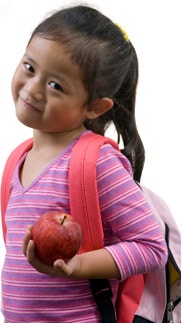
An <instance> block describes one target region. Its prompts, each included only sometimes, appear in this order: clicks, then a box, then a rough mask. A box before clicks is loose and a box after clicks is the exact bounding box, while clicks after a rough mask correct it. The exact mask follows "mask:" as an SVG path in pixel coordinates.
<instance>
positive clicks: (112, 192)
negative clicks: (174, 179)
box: [24, 147, 167, 280]
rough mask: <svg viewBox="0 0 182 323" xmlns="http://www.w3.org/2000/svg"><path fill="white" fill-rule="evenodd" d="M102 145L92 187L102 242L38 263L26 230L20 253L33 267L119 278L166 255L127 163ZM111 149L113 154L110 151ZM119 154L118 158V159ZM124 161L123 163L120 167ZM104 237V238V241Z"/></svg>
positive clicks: (141, 270)
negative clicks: (78, 252) (96, 196)
mask: <svg viewBox="0 0 182 323" xmlns="http://www.w3.org/2000/svg"><path fill="white" fill-rule="evenodd" d="M105 149H107V148H105V147H104V148H102V149H101V152H100V156H99V160H98V165H97V180H98V192H99V200H100V207H101V215H102V220H103V223H107V224H108V226H109V227H110V228H111V237H112V239H110V240H107V232H106V233H105V236H106V240H107V241H106V245H107V246H106V247H105V248H103V249H100V250H97V251H92V252H88V253H84V254H82V255H78V256H76V257H74V258H72V259H71V260H70V261H69V262H68V263H67V264H65V263H64V262H63V261H62V260H57V261H56V262H55V263H54V266H51V267H50V266H47V265H45V264H42V263H41V262H40V261H39V260H38V259H37V258H36V256H35V254H34V243H33V241H29V240H30V239H31V231H30V229H29V231H28V233H27V235H26V238H25V241H24V254H25V255H26V256H27V259H28V261H29V262H30V263H31V264H32V266H34V267H35V268H36V269H37V270H38V271H40V272H43V273H47V274H51V275H57V276H67V277H68V276H70V277H73V278H80V279H82V278H86V279H88V278H119V279H121V280H123V279H125V278H127V277H129V276H131V275H134V274H137V273H145V272H148V271H151V270H154V269H156V268H158V267H160V266H163V265H164V264H165V262H166V260H167V249H166V245H165V241H164V237H163V235H162V233H161V231H160V229H159V226H158V223H157V222H156V220H155V217H154V216H153V214H152V211H151V209H150V208H149V206H148V205H147V203H146V201H145V200H144V198H143V195H142V192H141V190H140V189H139V188H138V186H137V185H136V184H135V183H134V181H133V179H132V176H131V174H130V166H129V163H128V162H127V160H126V159H125V158H124V157H121V154H119V153H118V152H116V151H114V152H113V150H112V149H111V148H110V150H109V152H108V151H106V152H105ZM114 154H116V155H114ZM121 159H122V160H121ZM123 165H125V167H124V166H123ZM108 241H109V242H108Z"/></svg>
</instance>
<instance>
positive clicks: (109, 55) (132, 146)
mask: <svg viewBox="0 0 182 323" xmlns="http://www.w3.org/2000/svg"><path fill="white" fill-rule="evenodd" d="M36 34H40V36H41V37H44V38H48V39H51V40H54V41H59V42H60V43H62V44H66V45H67V48H68V52H69V55H70V56H71V59H72V60H73V61H74V62H75V63H76V64H77V65H78V66H79V67H80V68H81V69H82V70H83V73H84V82H85V86H86V88H87V90H88V92H89V96H90V102H93V101H94V100H95V99H97V98H102V97H109V98H111V99H112V100H113V102H114V105H113V108H112V109H111V110H109V111H108V112H106V113H105V114H103V115H102V116H100V117H98V118H97V119H94V120H86V121H85V126H86V128H87V129H90V130H92V131H94V132H96V133H99V134H102V135H104V133H105V131H106V129H107V127H108V126H109V125H110V123H111V122H113V123H114V125H115V128H116V130H117V133H118V141H119V140H120V138H122V141H123V145H124V148H123V149H122V153H123V154H124V155H125V156H126V157H127V158H128V159H129V160H130V162H131V165H132V168H133V173H134V178H135V180H137V181H140V177H141V174H142V170H143V165H144V159H145V152H144V147H143V144H142V141H141V138H140V136H139V133H138V130H137V126H136V121H135V97H136V87H137V82H138V60H137V55H136V52H135V49H134V47H133V45H132V43H131V42H130V41H127V40H126V39H125V35H124V34H123V32H122V31H121V30H120V28H119V27H118V26H117V25H115V24H114V23H113V22H112V21H111V20H110V19H109V18H108V17H106V16H104V15H103V14H102V13H100V12H99V11H97V10H95V9H93V8H90V7H87V6H74V7H69V8H66V9H63V10H60V11H57V12H55V13H53V14H52V15H51V16H49V17H48V18H46V19H45V20H44V21H43V22H41V23H40V24H39V25H38V26H37V28H36V29H35V30H34V31H33V33H32V36H31V38H32V37H34V36H35V35H36ZM30 40H31V39H30Z"/></svg>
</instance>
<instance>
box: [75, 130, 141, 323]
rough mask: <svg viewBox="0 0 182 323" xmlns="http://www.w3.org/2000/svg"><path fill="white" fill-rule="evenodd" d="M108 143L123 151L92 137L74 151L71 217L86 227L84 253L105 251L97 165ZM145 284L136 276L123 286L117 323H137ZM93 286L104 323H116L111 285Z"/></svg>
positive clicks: (97, 282) (99, 282)
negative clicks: (134, 319)
mask: <svg viewBox="0 0 182 323" xmlns="http://www.w3.org/2000/svg"><path fill="white" fill-rule="evenodd" d="M105 143H109V144H111V145H112V146H114V148H116V149H117V150H119V147H118V145H117V144H116V143H115V142H114V141H113V140H111V139H110V138H106V137H103V136H100V135H97V134H95V133H89V134H86V135H84V136H83V137H81V138H80V139H79V140H78V142H77V143H76V144H75V146H74V147H73V151H72V156H71V161H70V169H69V195H70V209H71V214H72V215H73V216H74V217H76V219H77V220H78V221H79V222H80V224H81V226H82V227H83V247H82V248H81V252H84V251H89V250H94V249H98V248H102V247H103V228H102V221H101V215H100V208H99V200H98V190H97V182H96V163H97V157H98V151H99V148H100V147H101V146H102V145H104V144H105ZM144 281H145V277H144V275H135V276H132V277H130V278H128V279H126V280H125V281H124V282H121V283H120V284H119V290H118V296H117V303H116V312H117V322H120V323H131V322H132V321H133V318H134V315H135V312H136V309H137V307H138V304H139V302H140V298H141V294H142V292H143V288H144ZM90 285H91V290H92V293H93V296H94V299H95V301H96V303H97V306H98V309H99V311H100V313H101V317H102V320H103V321H102V322H105V323H107V322H108V323H114V322H116V319H115V310H114V306H113V304H112V291H111V288H110V286H109V281H108V280H107V279H97V280H90ZM104 291H105V292H104Z"/></svg>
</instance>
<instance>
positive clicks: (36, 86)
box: [25, 77, 44, 101]
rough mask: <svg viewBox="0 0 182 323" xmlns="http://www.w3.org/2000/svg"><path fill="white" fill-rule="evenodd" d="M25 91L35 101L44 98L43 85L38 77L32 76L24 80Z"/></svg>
mask: <svg viewBox="0 0 182 323" xmlns="http://www.w3.org/2000/svg"><path fill="white" fill-rule="evenodd" d="M25 91H26V92H27V94H28V96H30V97H32V98H33V99H35V100H37V101H41V100H43V98H44V85H43V82H42V81H41V80H40V79H39V78H38V77H33V78H31V79H29V80H28V81H27V82H26V84H25Z"/></svg>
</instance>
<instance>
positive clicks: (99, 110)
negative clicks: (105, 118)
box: [87, 98, 113, 119]
mask: <svg viewBox="0 0 182 323" xmlns="http://www.w3.org/2000/svg"><path fill="white" fill-rule="evenodd" d="M112 107H113V100H112V99H110V98H100V99H96V100H95V101H94V102H92V103H91V105H90V106H89V110H88V111H87V118H88V119H96V118H98V117H99V116H100V115H102V114H104V113H105V112H107V111H108V110H110V109H111V108H112Z"/></svg>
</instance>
